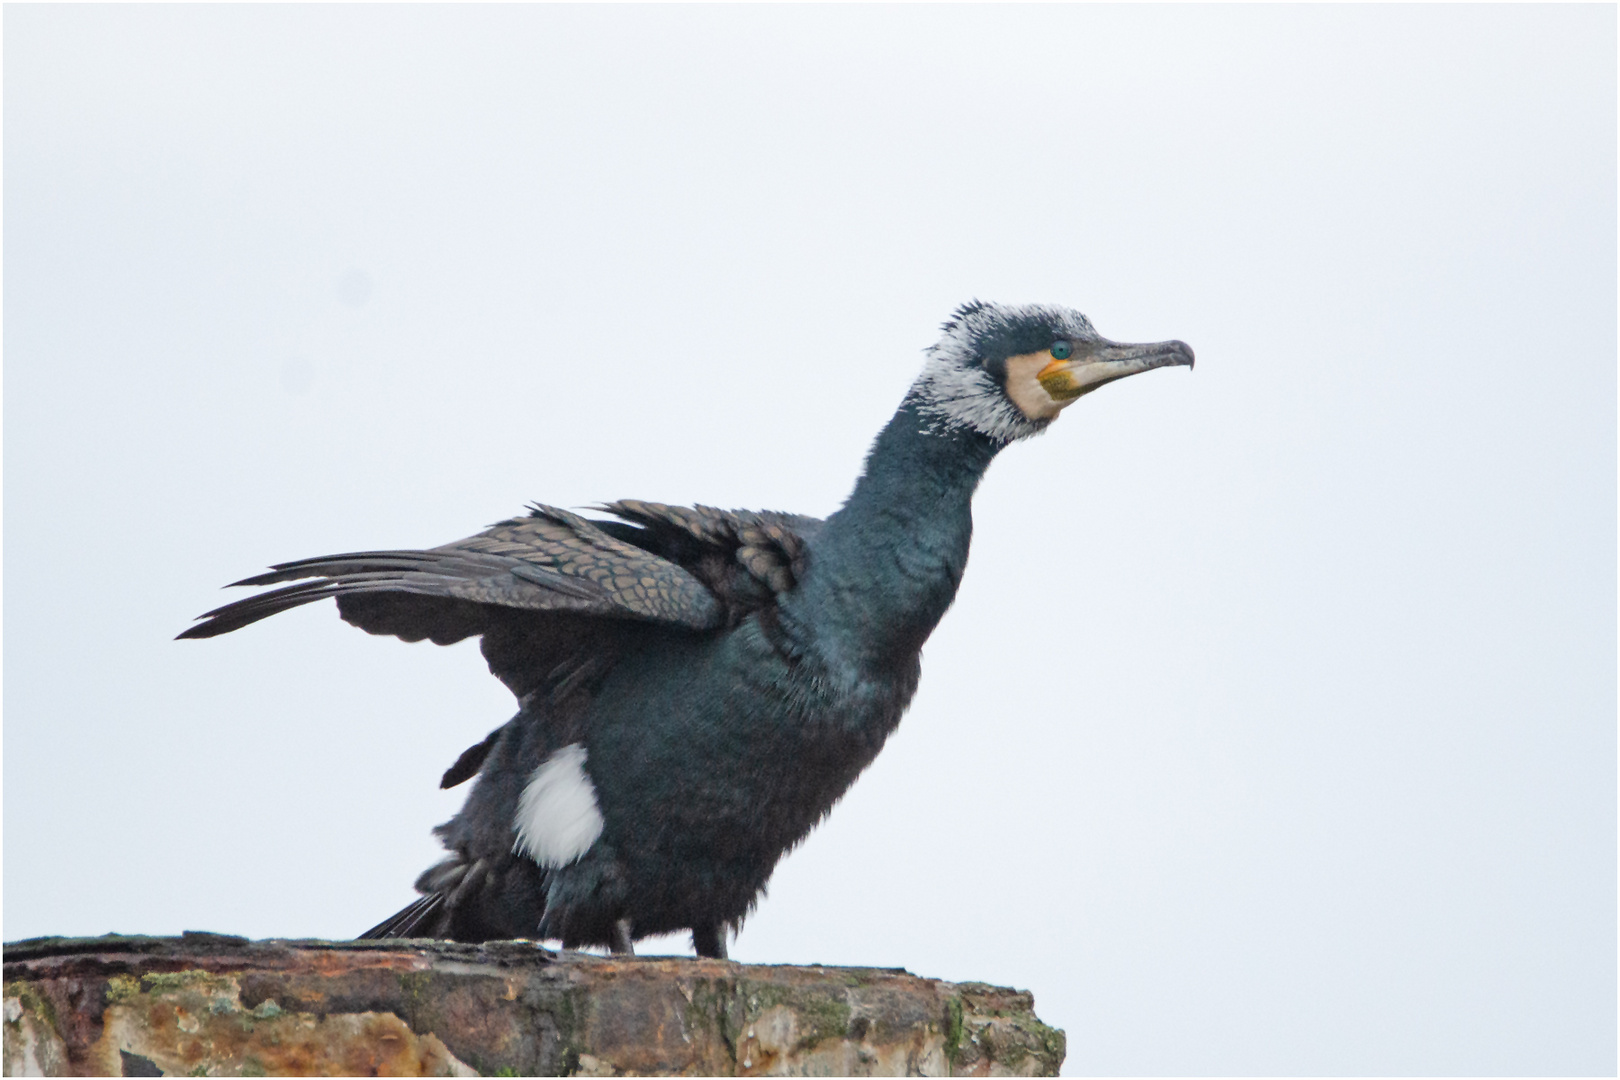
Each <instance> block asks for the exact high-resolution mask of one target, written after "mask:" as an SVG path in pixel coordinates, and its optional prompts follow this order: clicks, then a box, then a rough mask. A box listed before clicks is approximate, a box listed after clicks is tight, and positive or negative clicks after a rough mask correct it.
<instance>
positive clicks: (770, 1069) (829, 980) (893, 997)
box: [4, 934, 1064, 1076]
mask: <svg viewBox="0 0 1620 1080" xmlns="http://www.w3.org/2000/svg"><path fill="white" fill-rule="evenodd" d="M4 1034H5V1048H4V1049H5V1053H4V1064H5V1075H7V1076H22V1075H34V1076H41V1075H42V1076H66V1075H81V1076H83V1075H100V1076H108V1075H112V1076H119V1075H122V1076H157V1075H187V1076H277V1075H282V1076H285V1075H351V1076H477V1075H485V1076H489V1075H497V1076H499V1075H505V1076H514V1075H518V1076H522V1075H573V1076H613V1075H623V1074H634V1075H709V1076H732V1075H738V1076H744V1075H746V1076H899V1075H911V1076H950V1075H955V1076H1054V1075H1056V1074H1057V1070H1058V1066H1059V1065H1060V1064H1061V1063H1062V1061H1063V1051H1064V1043H1063V1033H1062V1032H1061V1031H1057V1030H1055V1029H1053V1028H1049V1027H1047V1026H1046V1025H1045V1024H1042V1023H1041V1022H1040V1021H1039V1020H1037V1019H1036V1018H1035V1014H1034V1002H1033V1000H1032V999H1031V997H1030V995H1029V994H1027V993H1025V992H1023V991H1019V990H1008V989H1004V988H1001V987H994V986H985V985H981V984H976V983H946V982H940V981H939V980H937V979H923V978H919V977H917V976H915V975H910V974H907V973H906V972H904V971H900V970H897V969H882V968H838V967H777V966H765V965H746V964H734V963H730V962H727V961H724V960H688V959H676V958H668V957H633V958H632V957H624V958H619V957H599V956H590V955H584V954H579V953H553V952H549V951H547V950H545V949H541V948H539V947H537V946H535V945H533V944H532V943H529V942H514V941H508V942H490V943H488V944H485V945H458V944H454V943H451V942H442V941H409V942H399V941H390V942H370V941H366V942H324V941H248V940H247V939H245V938H234V937H226V936H223V935H218V934H186V935H183V936H182V937H178V938H153V937H121V936H109V937H102V938H76V939H66V938H36V939H34V940H31V941H22V942H15V943H12V944H8V945H7V946H6V947H5V996H4Z"/></svg>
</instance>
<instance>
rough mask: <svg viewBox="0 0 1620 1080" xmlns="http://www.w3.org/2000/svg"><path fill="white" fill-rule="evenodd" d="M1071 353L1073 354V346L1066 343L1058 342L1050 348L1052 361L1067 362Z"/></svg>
mask: <svg viewBox="0 0 1620 1080" xmlns="http://www.w3.org/2000/svg"><path fill="white" fill-rule="evenodd" d="M1072 352H1074V346H1073V345H1070V344H1069V343H1068V342H1067V341H1060V342H1058V343H1057V344H1056V345H1053V346H1052V359H1054V360H1067V359H1068V358H1069V354H1070V353H1072Z"/></svg>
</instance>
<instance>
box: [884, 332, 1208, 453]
mask: <svg viewBox="0 0 1620 1080" xmlns="http://www.w3.org/2000/svg"><path fill="white" fill-rule="evenodd" d="M944 331H945V335H944V337H942V338H940V340H939V343H938V344H937V345H935V346H933V347H932V348H930V349H929V350H928V359H927V362H926V363H925V364H924V367H923V372H922V375H921V376H919V377H918V379H917V382H916V385H915V386H914V387H913V388H912V393H913V394H914V395H915V396H916V397H917V399H918V404H919V407H920V409H921V411H922V412H923V414H924V415H925V416H926V417H927V418H928V420H929V422H930V423H931V424H935V425H938V426H941V427H944V428H947V429H950V428H968V429H972V430H975V431H978V432H980V433H981V434H984V435H986V436H989V437H990V438H991V439H994V440H996V441H998V442H1012V441H1013V440H1015V439H1023V438H1028V437H1029V436H1031V435H1035V434H1038V433H1040V432H1042V431H1044V430H1046V427H1047V425H1048V424H1050V423H1051V422H1052V421H1053V419H1055V418H1056V417H1057V414H1058V413H1060V412H1062V411H1063V410H1064V409H1065V408H1067V407H1068V406H1069V405H1071V404H1073V403H1074V402H1075V401H1077V400H1079V399H1080V398H1081V397H1083V396H1085V395H1086V394H1089V393H1091V392H1092V391H1093V390H1095V389H1097V388H1098V387H1099V386H1103V385H1105V384H1106V383H1111V382H1113V381H1115V380H1116V379H1123V378H1125V376H1127V375H1135V374H1136V373H1137V372H1141V371H1148V370H1150V369H1152V368H1157V367H1167V366H1170V365H1172V364H1184V365H1186V366H1187V367H1192V363H1193V351H1192V349H1190V348H1189V347H1188V346H1187V345H1186V343H1185V342H1181V341H1160V342H1155V343H1153V344H1151V345H1125V344H1121V343H1120V342H1117V341H1109V340H1108V339H1107V338H1105V337H1103V336H1102V335H1100V334H1098V333H1097V331H1096V330H1095V329H1093V328H1092V325H1091V320H1090V319H1087V318H1086V317H1085V316H1084V315H1082V314H1080V313H1079V312H1078V311H1075V310H1074V309H1073V308H1066V307H1057V306H1054V305H1048V304H1018V305H1014V304H989V303H985V302H984V301H982V300H975V301H973V302H972V303H968V304H963V305H962V306H961V307H959V308H957V309H956V312H955V313H954V314H953V315H952V316H951V318H950V319H949V321H947V322H946V323H945V326H944Z"/></svg>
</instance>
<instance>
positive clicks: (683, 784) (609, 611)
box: [180, 301, 1193, 957]
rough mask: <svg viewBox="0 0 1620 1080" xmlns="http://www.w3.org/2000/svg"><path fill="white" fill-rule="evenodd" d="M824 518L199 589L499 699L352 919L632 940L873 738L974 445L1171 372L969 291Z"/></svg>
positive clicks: (908, 682) (558, 541)
mask: <svg viewBox="0 0 1620 1080" xmlns="http://www.w3.org/2000/svg"><path fill="white" fill-rule="evenodd" d="M943 330H944V335H943V337H942V338H941V339H940V340H939V342H938V344H936V345H934V346H932V347H931V348H930V349H928V350H927V352H926V354H925V355H926V359H925V363H924V366H923V370H922V374H921V375H920V376H918V378H917V380H916V382H915V383H913V384H912V387H911V389H910V391H909V392H907V394H906V396H905V399H904V400H903V401H902V402H901V403H900V408H899V410H898V411H897V412H896V413H895V414H894V417H893V419H891V420H890V421H889V423H888V425H887V426H886V427H884V429H883V431H882V432H881V433H879V435H878V436H877V439H876V441H875V442H874V443H873V445H872V449H871V451H870V452H869V453H868V455H867V457H866V464H865V469H864V471H863V473H862V475H861V477H860V479H859V480H858V481H857V482H856V485H855V490H854V492H853V493H852V494H851V495H850V497H849V499H848V501H846V502H845V503H844V505H843V507H842V508H840V509H839V510H838V511H837V512H836V513H835V514H833V515H832V516H831V517H828V518H827V519H826V520H824V521H822V520H817V519H815V518H810V517H804V516H801V515H797V514H785V513H777V512H773V511H747V510H729V511H728V510H717V509H714V508H712V507H707V506H694V507H682V506H665V505H663V504H661V503H650V502H639V501H635V500H624V501H621V502H613V503H608V504H606V505H604V506H600V507H597V508H595V509H598V510H601V511H605V512H606V513H608V514H611V515H613V517H614V518H616V519H617V520H605V519H604V520H594V519H590V518H585V517H581V516H579V515H577V514H573V513H570V512H568V511H566V510H560V509H557V508H556V507H551V506H543V505H534V506H532V507H531V508H530V511H529V514H528V516H526V517H519V518H513V519H511V520H509V521H503V522H501V523H500V524H498V525H496V526H494V527H493V528H490V529H488V530H486V531H484V532H481V533H479V534H478V535H476V536H472V537H469V538H467V539H465V540H458V541H456V542H455V543H452V544H445V545H444V546H442V547H437V548H431V549H429V550H426V551H403V550H402V551H365V552H357V553H353V554H347V555H329V556H325V557H322V558H316V559H303V560H300V561H298V562H290V563H282V564H281V565H279V566H276V567H274V568H273V569H272V570H271V571H270V572H269V573H265V574H260V575H258V576H256V577H250V578H247V579H246V580H243V581H239V582H236V584H237V585H276V584H280V583H283V582H288V581H298V579H304V578H313V579H315V580H313V581H299V583H298V584H293V585H286V586H284V587H282V588H278V589H275V590H273V591H271V592H267V593H261V594H259V595H256V596H253V597H250V598H248V599H245V600H240V601H237V602H236V603H233V604H228V605H226V606H224V607H221V608H218V609H216V610H214V611H211V612H209V613H208V614H207V615H205V616H202V620H203V621H201V622H199V623H198V624H197V625H195V626H192V627H191V628H190V629H188V630H186V631H185V632H184V633H182V634H181V635H180V637H183V638H202V637H212V636H214V635H215V634H223V633H226V632H228V631H231V630H235V629H237V628H238V627H241V626H246V625H247V624H248V623H251V622H255V621H256V620H258V619H262V618H264V617H265V616H267V615H273V614H275V613H276V612H278V611H284V610H286V609H287V608H291V607H296V606H298V605H300V604H306V603H309V602H311V601H314V600H321V599H324V598H326V597H335V598H336V599H337V605H338V612H339V614H340V615H341V616H342V617H343V618H344V619H345V620H346V621H348V622H350V623H353V624H354V625H356V626H358V627H360V628H361V629H362V630H366V631H368V632H370V633H373V634H391V635H393V636H395V637H398V638H401V639H403V640H405V641H421V640H422V639H423V638H427V639H429V640H431V641H434V642H436V643H438V644H440V645H445V644H449V643H450V642H454V641H460V640H462V639H463V638H467V637H472V636H475V635H478V636H482V638H483V641H482V647H483V653H484V657H485V658H486V659H487V660H488V661H489V667H490V670H491V671H492V672H493V673H494V674H495V675H496V677H498V678H499V679H500V680H501V681H502V682H504V683H505V684H506V685H507V686H508V687H509V688H510V689H511V690H512V692H513V693H514V694H515V695H516V696H517V698H518V701H519V709H518V712H517V715H516V716H514V717H513V718H512V719H511V720H509V721H507V722H506V724H504V725H503V726H501V727H500V728H497V729H496V730H495V731H493V732H491V733H490V734H489V736H488V737H487V738H485V739H484V740H483V741H482V742H480V743H478V744H477V745H476V746H473V747H471V748H470V749H468V750H467V751H466V752H465V753H463V754H462V755H461V757H460V758H459V759H458V760H457V761H456V763H455V764H454V765H452V766H451V767H450V769H449V771H447V772H446V773H445V774H444V778H443V781H442V784H441V786H443V787H446V788H448V787H453V786H455V785H457V784H460V783H461V782H463V781H465V780H468V779H470V778H472V777H473V776H475V775H476V776H477V782H476V783H475V784H474V785H473V788H472V792H471V794H470V795H469V796H468V797H467V800H466V803H465V804H464V805H463V806H462V809H461V811H460V813H458V814H456V816H455V817H454V818H452V819H451V820H450V821H449V822H447V823H446V824H444V825H441V826H439V827H438V829H436V830H435V831H436V832H437V833H438V835H439V837H440V838H441V839H442V841H443V843H444V846H445V847H446V848H447V849H448V851H449V853H450V854H449V856H448V857H447V858H446V859H444V861H442V862H440V863H438V864H437V865H435V866H433V867H431V868H430V869H428V870H427V871H426V872H425V873H423V874H422V876H421V877H420V878H419V879H418V880H417V883H416V887H417V889H418V891H420V892H421V893H422V894H423V895H422V897H421V898H420V899H419V900H417V901H416V902H415V903H413V904H411V905H410V906H408V907H406V908H405V909H404V910H402V911H400V912H399V913H397V914H396V915H394V916H393V917H392V918H390V919H388V920H387V921H385V922H383V923H381V924H380V925H378V926H376V927H374V928H372V929H371V930H369V931H367V932H366V933H365V934H363V935H362V937H368V938H382V937H443V938H452V939H455V940H458V941H473V942H476V941H484V940H488V939H493V938H535V939H541V940H549V939H559V938H560V939H561V940H562V942H563V945H564V946H565V947H569V948H575V947H578V946H581V945H606V946H608V947H610V948H612V949H613V950H614V951H617V952H630V951H632V948H633V945H632V943H633V942H634V940H635V939H637V938H640V937H646V936H650V935H654V934H665V933H672V932H675V931H678V930H685V929H690V930H691V932H692V943H693V947H694V948H695V950H696V951H697V953H698V955H700V956H711V957H723V956H725V955H726V939H727V935H728V933H729V932H734V931H735V929H736V927H737V925H738V924H739V923H740V922H741V920H742V919H743V917H744V916H745V915H746V914H747V913H748V912H749V910H750V909H751V908H752V906H753V905H754V903H755V901H756V900H757V899H758V897H759V895H760V892H761V890H762V889H763V888H764V886H765V883H766V881H767V880H768V879H769V877H770V875H771V871H772V870H773V869H774V868H775V866H776V863H777V861H778V860H779V859H781V857H782V856H783V854H785V853H786V852H787V851H788V850H789V849H790V848H792V847H793V846H794V845H795V844H797V843H798V842H799V841H800V840H803V839H804V837H805V836H806V835H807V834H808V833H809V832H810V830H811V829H812V828H813V827H814V826H815V825H816V823H817V822H819V821H820V820H821V819H822V817H824V816H825V815H826V814H827V812H828V811H829V810H831V809H832V806H833V804H834V803H835V802H837V801H838V799H839V798H840V797H841V796H842V795H843V794H844V792H845V791H846V790H848V788H849V786H850V784H852V783H853V782H854V780H855V778H856V777H857V776H858V775H860V773H861V770H863V769H864V768H866V766H867V765H868V764H869V763H870V762H871V761H872V759H873V758H874V757H875V756H876V755H877V752H878V751H879V750H880V749H882V747H883V743H884V740H886V739H887V738H888V737H889V733H890V732H892V731H893V730H894V729H895V727H896V725H898V724H899V722H900V716H901V714H902V713H903V712H904V711H905V708H906V706H907V704H908V703H909V702H910V701H911V697H912V694H913V693H914V692H915V691H916V689H917V680H918V676H919V674H920V670H921V667H920V659H921V650H922V645H923V642H924V641H926V640H927V638H928V635H929V634H930V633H931V632H932V631H933V629H934V626H935V624H937V623H938V622H939V620H940V617H941V616H943V615H944V614H945V610H946V609H947V608H948V607H950V605H951V601H952V600H953V598H954V597H955V595H956V589H957V585H958V583H959V582H960V581H961V579H962V571H963V568H964V567H965V566H966V564H967V556H968V541H969V538H970V536H971V534H972V529H973V523H972V516H971V512H970V509H969V501H970V499H971V498H972V495H973V491H974V489H975V488H976V487H977V486H978V483H979V479H980V477H982V476H983V475H984V471H985V469H986V467H987V466H988V465H989V464H990V461H991V459H992V458H994V457H995V456H996V454H997V453H998V452H999V451H1000V450H1001V449H1002V447H1004V446H1007V445H1008V444H1009V443H1012V442H1014V441H1016V440H1018V439H1023V438H1027V437H1028V436H1031V435H1036V434H1039V433H1040V432H1041V431H1044V430H1045V429H1046V427H1047V426H1048V425H1049V424H1050V423H1051V422H1052V420H1053V419H1054V418H1055V417H1056V416H1057V415H1058V413H1059V412H1060V411H1062V410H1063V409H1064V408H1066V407H1067V406H1068V405H1070V404H1072V403H1073V402H1074V401H1075V400H1077V399H1078V398H1080V397H1081V396H1082V395H1084V394H1087V393H1090V392H1091V391H1093V390H1095V389H1097V388H1098V387H1099V386H1102V385H1103V384H1105V383H1109V382H1113V381H1114V380H1116V379H1122V378H1124V377H1125V376H1127V375H1134V374H1136V373H1137V372H1141V371H1147V370H1149V369H1150V368H1157V367H1165V366H1167V365H1172V364H1183V365H1186V366H1189V367H1190V366H1192V363H1193V352H1192V350H1191V349H1190V348H1188V347H1187V345H1185V344H1184V343H1182V342H1180V341H1166V342H1160V343H1157V344H1151V345H1124V344H1119V343H1116V342H1112V341H1108V340H1106V339H1104V338H1102V337H1100V336H1099V335H1098V334H1097V332H1096V331H1095V330H1094V329H1093V328H1092V325H1091V323H1090V321H1089V320H1088V319H1087V318H1086V317H1085V316H1084V315H1082V314H1080V313H1079V312H1078V311H1074V310H1072V309H1069V308H1064V307H1055V306H1046V305H1021V306H1013V305H1000V304H991V303H985V302H981V301H974V302H972V303H969V304H965V305H963V306H962V307H960V308H958V309H957V310H956V311H955V312H954V314H953V315H952V317H951V318H950V319H949V321H947V322H946V323H945V324H944V327H943Z"/></svg>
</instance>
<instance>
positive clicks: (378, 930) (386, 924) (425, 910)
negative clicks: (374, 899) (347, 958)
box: [355, 892, 444, 941]
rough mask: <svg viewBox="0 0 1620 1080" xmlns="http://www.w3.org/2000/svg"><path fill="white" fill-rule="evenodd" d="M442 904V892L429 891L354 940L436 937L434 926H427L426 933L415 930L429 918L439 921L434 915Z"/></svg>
mask: <svg viewBox="0 0 1620 1080" xmlns="http://www.w3.org/2000/svg"><path fill="white" fill-rule="evenodd" d="M443 904H444V894H443V893H439V892H436V893H430V894H429V895H427V896H424V897H422V898H421V899H420V900H417V901H416V902H414V903H412V904H409V905H407V906H406V907H404V908H402V909H401V910H399V911H396V912H395V913H394V914H392V915H390V916H389V917H388V918H386V919H384V920H383V921H382V922H380V923H378V924H377V925H376V926H373V927H372V928H371V929H370V930H367V931H366V932H365V933H363V934H361V935H359V936H358V937H357V938H356V939H355V940H357V941H379V940H382V939H384V938H410V937H438V936H440V935H439V934H438V933H435V932H434V931H435V930H436V929H437V927H436V926H434V927H429V928H428V932H427V933H418V932H417V931H419V930H422V929H423V926H424V924H425V923H428V922H429V920H432V922H434V923H437V922H438V921H439V920H438V919H436V918H435V916H436V915H437V914H438V912H439V908H440V907H441V906H443Z"/></svg>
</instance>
